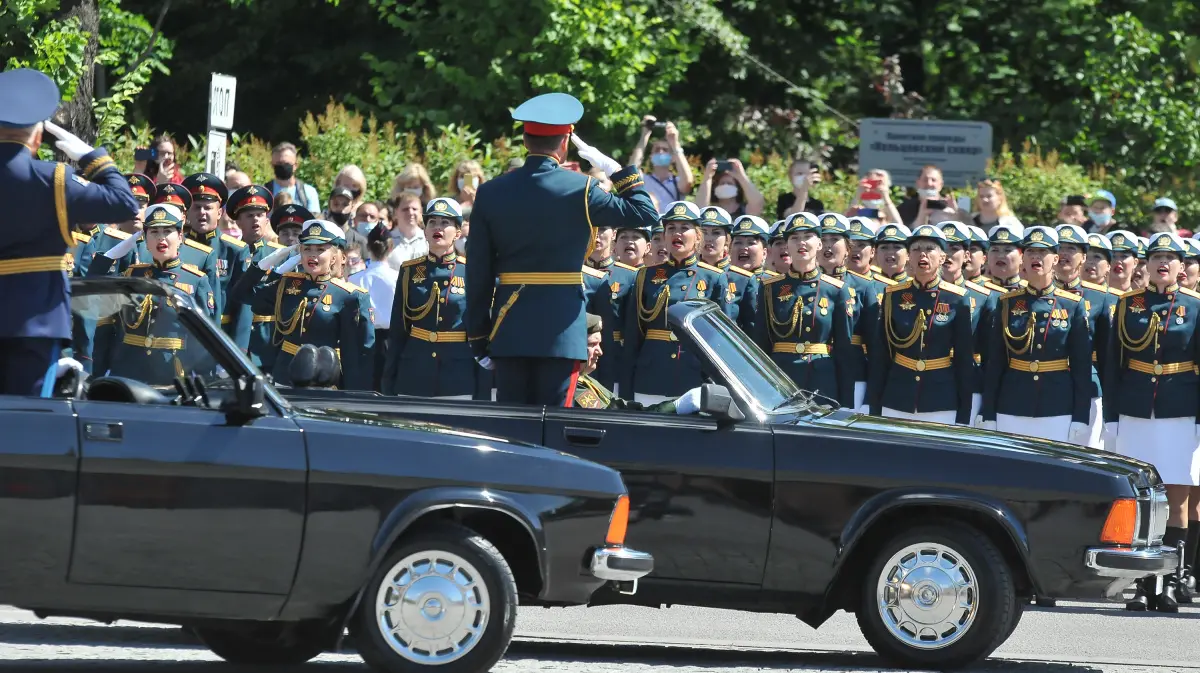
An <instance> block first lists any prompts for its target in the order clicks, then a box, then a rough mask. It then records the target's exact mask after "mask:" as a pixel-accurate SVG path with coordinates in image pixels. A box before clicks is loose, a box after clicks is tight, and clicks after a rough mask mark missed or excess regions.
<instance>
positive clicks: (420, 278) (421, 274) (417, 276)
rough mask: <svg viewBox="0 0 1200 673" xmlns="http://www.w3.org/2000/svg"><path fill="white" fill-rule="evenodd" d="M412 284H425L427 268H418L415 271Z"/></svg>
mask: <svg viewBox="0 0 1200 673" xmlns="http://www.w3.org/2000/svg"><path fill="white" fill-rule="evenodd" d="M412 282H413V283H414V284H415V283H424V282H425V267H423V266H418V267H417V268H415V269H413V275H412Z"/></svg>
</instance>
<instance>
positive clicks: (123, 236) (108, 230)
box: [104, 227, 129, 241]
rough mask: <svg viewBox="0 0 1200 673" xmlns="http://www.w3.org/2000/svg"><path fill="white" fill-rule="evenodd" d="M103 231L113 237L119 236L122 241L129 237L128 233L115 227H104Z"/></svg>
mask: <svg viewBox="0 0 1200 673" xmlns="http://www.w3.org/2000/svg"><path fill="white" fill-rule="evenodd" d="M104 233H106V234H108V235H109V236H112V237H113V238H119V239H121V240H122V241H124V240H125V239H127V238H129V234H127V233H125V232H123V231H121V230H120V229H117V228H116V227H105V228H104Z"/></svg>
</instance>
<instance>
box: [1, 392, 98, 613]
mask: <svg viewBox="0 0 1200 673" xmlns="http://www.w3.org/2000/svg"><path fill="white" fill-rule="evenodd" d="M72 415H73V412H72V410H71V403H70V402H69V401H68V400H62V399H39V398H34V397H18V396H11V395H0V427H3V428H4V440H3V441H0V592H3V595H4V596H5V597H6V598H8V599H10V600H16V598H17V597H18V596H19V595H20V594H21V593H22V592H30V593H32V594H33V595H42V596H45V595H46V590H47V589H49V588H53V587H61V586H62V584H63V583H64V582H65V581H66V576H67V567H68V563H69V562H70V558H71V532H72V530H73V528H74V524H75V477H76V470H77V469H78V467H79V443H78V437H77V435H76V434H75V423H74V421H73V420H72Z"/></svg>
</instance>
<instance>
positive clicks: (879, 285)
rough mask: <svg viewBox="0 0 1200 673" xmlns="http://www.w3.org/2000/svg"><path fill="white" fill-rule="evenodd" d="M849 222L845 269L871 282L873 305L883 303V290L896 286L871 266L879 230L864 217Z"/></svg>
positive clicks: (852, 218)
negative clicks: (847, 252)
mask: <svg viewBox="0 0 1200 673" xmlns="http://www.w3.org/2000/svg"><path fill="white" fill-rule="evenodd" d="M849 222H850V256H849V257H847V258H846V268H847V270H849V271H850V272H851V273H853V274H855V275H857V276H859V277H862V278H866V279H867V280H870V281H871V290H872V292H874V294H875V303H876V304H879V303H880V302H882V301H883V292H884V290H886V289H887V288H889V287H891V286H892V285H895V284H896V281H894V280H892V279H891V278H888V277H887V276H885V275H884V274H883V273H882V272H880V271H878V270H876V268H875V267H874V266H873V265H872V262H873V261H875V240H876V239H875V237H876V236H878V235H879V229H878V228H877V227H876V226H875V223H873V222H871V220H868V219H867V218H865V217H851V218H850V219H849ZM897 238H899V237H898V236H897ZM869 341H870V340H869V339H868V343H867V344H866V345H867V346H870V343H869Z"/></svg>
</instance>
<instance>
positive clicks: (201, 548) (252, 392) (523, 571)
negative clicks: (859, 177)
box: [0, 278, 652, 673]
mask: <svg viewBox="0 0 1200 673" xmlns="http://www.w3.org/2000/svg"><path fill="white" fill-rule="evenodd" d="M73 295H74V296H73V298H72V309H73V312H74V315H75V318H76V327H77V334H78V337H77V343H80V344H82V343H84V341H85V340H87V339H90V340H91V341H92V343H93V347H92V348H91V350H92V352H93V353H94V354H95V355H97V356H102V355H103V356H104V357H106V358H107V360H108V361H109V362H111V363H112V364H111V366H110V368H109V369H108V374H109V375H107V376H97V377H94V378H91V379H89V380H87V381H83V380H82V377H76V378H75V379H74V382H75V385H68V383H70V377H67V378H66V379H62V380H60V383H61V384H63V385H60V389H59V395H58V396H57V397H54V398H52V399H51V398H30V397H13V396H0V425H2V426H3V428H4V439H3V440H0V603H4V604H10V605H16V606H19V607H23V608H28V609H30V610H33V611H34V612H35V613H37V614H38V615H40V616H43V617H44V616H51V615H57V616H76V617H85V618H93V619H100V620H114V619H121V618H125V619H141V620H146V621H157V622H166V623H177V624H183V625H186V626H188V627H190V628H191V630H192V631H193V632H194V633H195V634H196V635H197V636H199V638H200V639H201V640H202V641H203V642H204V643H205V644H206V645H208V646H209V647H210V648H211V649H212V650H213V651H214V652H215V653H217V654H218V655H220V656H221V657H223V658H225V659H227V660H229V661H233V662H240V663H251V664H253V663H259V664H284V663H300V662H303V661H307V660H309V659H311V658H313V657H315V656H317V655H318V654H320V653H321V652H323V651H325V650H326V649H328V648H330V647H331V646H333V645H334V644H335V643H336V641H338V640H339V639H340V637H341V635H342V633H343V632H344V630H345V627H349V629H350V632H351V634H352V635H353V637H354V640H355V645H356V646H357V649H358V651H359V653H360V654H361V655H362V656H363V658H364V659H365V660H366V661H367V662H368V663H369V664H371V665H372V666H373V667H374V668H376V669H377V670H380V671H389V672H404V673H407V672H411V671H420V670H428V669H431V668H432V669H436V670H438V671H448V672H451V673H453V672H459V671H461V672H463V673H468V672H471V673H473V672H474V671H484V670H488V669H489V668H491V666H492V665H493V664H495V663H496V661H497V660H498V659H499V658H500V657H501V656H502V655H503V653H504V651H505V649H506V648H507V647H508V644H509V642H510V640H511V638H512V633H513V627H514V622H515V618H516V612H517V602H518V597H519V599H520V601H521V602H522V603H528V604H535V605H537V604H541V605H571V604H580V603H586V602H588V600H589V599H590V597H591V596H592V594H593V593H594V592H595V591H596V590H597V589H601V587H604V586H605V585H612V588H613V589H614V591H613V593H615V594H617V595H620V594H619V593H618V592H620V591H624V592H632V591H635V590H636V580H637V579H638V578H639V577H641V576H643V575H645V574H646V573H647V572H649V571H650V569H651V567H652V559H651V557H649V556H648V555H646V554H644V553H640V552H637V551H634V550H632V549H628V548H626V547H625V546H624V545H623V544H622V543H623V540H624V536H625V530H626V524H627V520H628V506H629V505H628V498H627V495H626V490H625V486H624V484H622V482H621V477H620V475H619V474H617V472H615V471H614V470H612V469H610V468H607V467H603V466H601V465H597V464H595V463H591V462H588V461H586V460H581V459H579V458H576V457H574V456H570V455H567V454H564V453H560V452H558V451H553V450H550V449H546V448H542V447H535V446H530V445H527V444H521V443H517V442H513V441H508V440H502V439H497V438H495V437H492V436H490V435H485V434H481V433H477V432H461V431H456V430H451V429H449V428H446V427H444V426H439V425H432V424H427V423H422V422H419V421H403V420H398V421H389V420H386V419H381V418H378V417H375V416H367V415H363V414H355V413H351V412H344V411H329V410H322V409H319V408H316V407H313V406H311V405H309V407H308V408H306V409H304V410H300V409H296V408H293V407H292V405H290V404H288V403H287V402H286V401H285V400H284V399H283V398H282V397H280V396H279V394H278V393H277V392H276V391H275V389H274V388H273V387H272V386H271V385H270V384H269V383H267V382H265V381H264V379H263V377H262V375H261V373H259V372H258V370H257V369H255V367H254V365H252V364H251V363H250V361H249V360H247V359H246V357H245V356H244V355H243V354H242V353H241V352H240V351H238V349H237V348H236V347H235V346H234V345H233V342H232V341H230V340H229V339H228V338H227V337H226V336H225V335H224V333H222V332H221V331H220V329H218V328H217V327H216V326H215V325H213V324H212V323H211V322H210V321H209V320H208V319H207V318H206V317H205V316H204V315H203V314H202V313H201V312H200V311H198V310H197V309H196V307H195V305H194V304H193V303H192V301H191V299H189V298H188V297H187V296H186V295H184V294H183V293H182V292H179V291H178V290H175V289H168V288H167V287H166V286H164V285H162V284H160V283H158V282H156V281H151V280H146V279H140V278H130V279H96V280H87V281H78V282H76V283H75V284H74V285H73ZM206 373H207V375H206Z"/></svg>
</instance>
